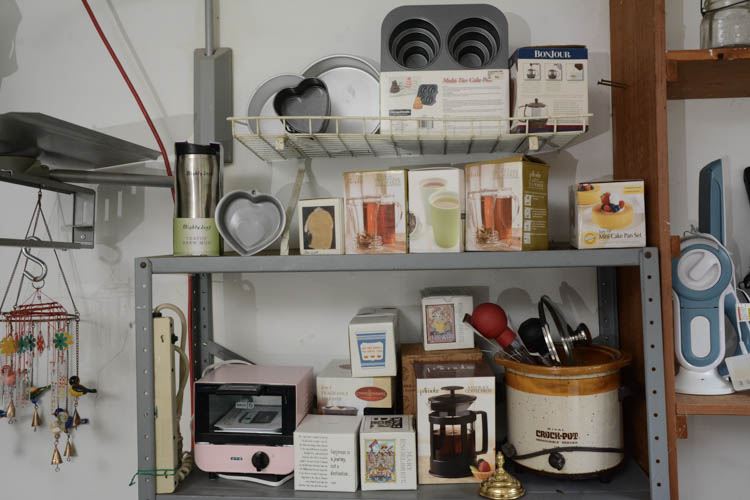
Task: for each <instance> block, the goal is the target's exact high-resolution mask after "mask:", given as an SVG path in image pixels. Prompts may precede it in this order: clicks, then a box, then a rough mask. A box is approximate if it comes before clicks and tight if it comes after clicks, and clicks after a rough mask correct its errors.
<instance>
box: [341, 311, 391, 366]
mask: <svg viewBox="0 0 750 500" xmlns="http://www.w3.org/2000/svg"><path fill="white" fill-rule="evenodd" d="M398 337H399V336H398V310H397V309H395V308H366V309H362V310H360V311H359V312H358V313H357V315H356V316H354V318H352V320H351V321H350V322H349V356H350V362H351V365H352V377H395V376H396V375H397V374H398V361H397V351H398Z"/></svg>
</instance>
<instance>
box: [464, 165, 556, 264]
mask: <svg viewBox="0 0 750 500" xmlns="http://www.w3.org/2000/svg"><path fill="white" fill-rule="evenodd" d="M464 177H465V181H466V250H469V251H479V252H512V251H521V250H547V249H548V248H549V238H548V220H547V219H548V206H547V182H548V179H549V166H548V165H547V164H545V163H544V162H542V161H541V160H537V159H535V158H532V157H527V156H523V155H517V156H511V157H508V158H502V159H499V160H490V161H483V162H477V163H469V164H467V165H466V166H465V167H464Z"/></svg>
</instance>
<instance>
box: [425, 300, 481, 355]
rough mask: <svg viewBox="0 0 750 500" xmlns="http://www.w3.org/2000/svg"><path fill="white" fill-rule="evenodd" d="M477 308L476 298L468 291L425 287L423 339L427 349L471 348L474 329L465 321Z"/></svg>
mask: <svg viewBox="0 0 750 500" xmlns="http://www.w3.org/2000/svg"><path fill="white" fill-rule="evenodd" d="M473 310H474V298H473V297H472V296H471V294H470V293H468V292H467V291H466V290H461V289H449V288H428V289H426V290H422V341H423V343H424V350H425V351H440V350H446V349H471V348H472V347H474V332H472V330H471V328H469V327H468V326H467V325H465V324H464V322H463V319H464V315H465V314H471V312H472V311H473Z"/></svg>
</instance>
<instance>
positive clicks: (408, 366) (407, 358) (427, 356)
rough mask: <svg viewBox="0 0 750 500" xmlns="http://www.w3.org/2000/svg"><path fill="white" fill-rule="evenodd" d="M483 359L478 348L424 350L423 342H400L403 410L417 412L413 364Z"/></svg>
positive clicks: (410, 413) (411, 413) (467, 361)
mask: <svg viewBox="0 0 750 500" xmlns="http://www.w3.org/2000/svg"><path fill="white" fill-rule="evenodd" d="M483 359H484V355H483V354H482V351H480V350H479V349H476V348H475V349H451V350H449V351H425V350H424V344H423V343H422V342H419V343H417V344H401V386H402V388H403V394H402V398H403V399H402V401H403V412H404V413H406V414H409V415H416V414H417V375H416V373H415V371H414V366H415V365H416V364H417V363H429V362H440V361H444V362H465V363H472V362H479V361H482V360H483Z"/></svg>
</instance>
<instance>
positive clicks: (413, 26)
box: [380, 4, 508, 72]
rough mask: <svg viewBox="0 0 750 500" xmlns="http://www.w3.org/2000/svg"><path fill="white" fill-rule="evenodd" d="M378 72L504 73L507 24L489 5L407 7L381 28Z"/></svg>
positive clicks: (503, 16)
mask: <svg viewBox="0 0 750 500" xmlns="http://www.w3.org/2000/svg"><path fill="white" fill-rule="evenodd" d="M380 63H381V71H384V72H385V71H404V70H462V69H485V68H489V69H507V68H508V21H507V19H506V18H505V15H504V14H503V13H502V12H501V11H500V10H499V9H497V8H495V7H493V6H491V5H484V4H470V5H408V6H404V7H398V8H396V9H393V10H392V11H391V12H389V13H388V15H387V16H386V17H385V19H384V20H383V24H382V26H381V50H380Z"/></svg>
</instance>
